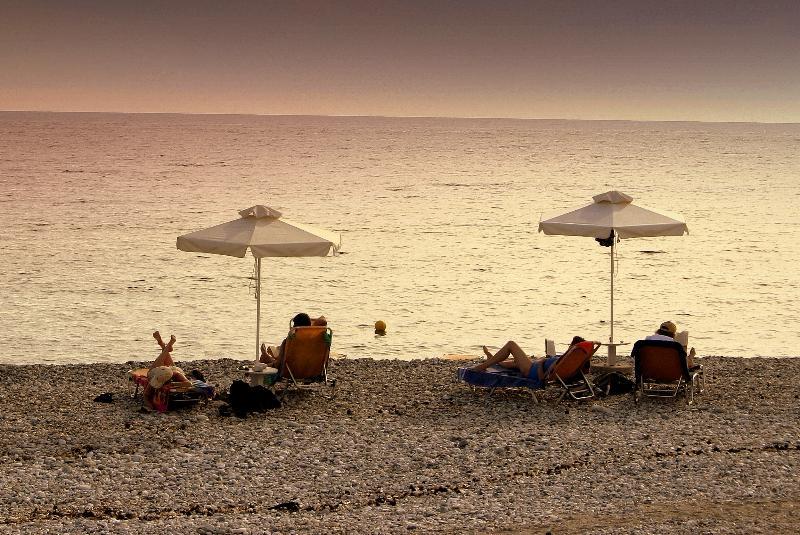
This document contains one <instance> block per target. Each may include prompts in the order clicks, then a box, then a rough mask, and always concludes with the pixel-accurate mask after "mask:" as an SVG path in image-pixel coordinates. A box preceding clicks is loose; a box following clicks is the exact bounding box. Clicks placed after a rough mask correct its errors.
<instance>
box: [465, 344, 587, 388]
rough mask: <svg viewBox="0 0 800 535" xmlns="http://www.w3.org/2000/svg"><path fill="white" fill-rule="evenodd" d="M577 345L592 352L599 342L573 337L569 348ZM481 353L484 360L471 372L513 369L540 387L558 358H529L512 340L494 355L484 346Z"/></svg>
mask: <svg viewBox="0 0 800 535" xmlns="http://www.w3.org/2000/svg"><path fill="white" fill-rule="evenodd" d="M577 344H588V347H587V350H589V351H591V352H594V350H596V349H597V347H599V345H600V343H599V342H588V341H586V340H584V339H583V338H581V337H580V336H575V337H574V338H573V339H572V342H570V344H569V346H570V347H572V346H574V345H577ZM483 353H484V354H485V355H486V360H485V361H484V362H481V363H480V364H477V365H475V366H473V367H472V369H473V370H477V371H485V370H486V369H488V368H489V366H494V365H495V364H497V365H498V366H502V367H503V368H510V369H514V368H515V369H518V370H519V371H520V373H521V374H522V375H523V376H525V377H527V378H528V379H530V380H532V381H535V382H538V383H539V384H540V385H544V380H545V378H546V377H547V372H548V371H549V370H550V368H551V367H552V366H553V364H555V363H556V361H557V360H558V359H559V358H560V357H559V356H555V357H541V358H538V359H537V358H531V357H529V356H528V355H526V354H525V352H524V351H523V350H522V348H521V347H519V345H518V344H517V343H516V342H514V341H513V340H509V341H508V342H506V344H505V345H504V346H503V347H501V348H500V349H499V350H498V351H497V353H495V354H494V355H492V353H491V351H489V349H488V348H487V347H486V346H483ZM509 357H511V358H509Z"/></svg>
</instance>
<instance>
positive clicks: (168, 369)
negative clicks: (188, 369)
mask: <svg viewBox="0 0 800 535" xmlns="http://www.w3.org/2000/svg"><path fill="white" fill-rule="evenodd" d="M153 338H155V339H156V342H158V345H159V346H160V347H161V353H160V354H159V355H158V357H156V359H155V360H154V361H153V363H152V364H151V365H150V369H149V370H148V372H147V379H148V380H147V386H145V388H144V392H143V396H144V402H145V405H147V406H148V407H149V408H151V409H152V408H153V399H154V398H155V395H156V393H157V392H158V390H159V389H160V388H161V387H163V386H164V385H165V384H167V383H186V384H188V385H191V384H192V382H191V381H190V380H189V379H188V378H187V377H186V374H184V373H183V370H182V369H180V368H179V367H177V366H175V362H174V361H173V360H172V355H171V354H170V353H172V348H173V346H174V345H175V341H176V340H177V339H176V338H175V336H174V335H173V336H170V337H169V342H168V343H166V344H165V343H164V340H162V339H161V333H159V332H158V331H156V332H154V333H153Z"/></svg>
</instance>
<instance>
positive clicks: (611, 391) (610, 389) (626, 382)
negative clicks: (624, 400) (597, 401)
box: [593, 372, 636, 396]
mask: <svg viewBox="0 0 800 535" xmlns="http://www.w3.org/2000/svg"><path fill="white" fill-rule="evenodd" d="M593 384H594V386H595V388H596V389H597V390H598V391H599V392H600V394H602V395H604V396H614V395H618V394H629V393H631V392H633V389H634V387H635V386H636V383H634V382H633V381H632V380H631V379H629V378H628V377H626V376H625V375H623V374H621V373H619V372H606V373H603V374H600V375H598V376H597V377H595V378H594V381H593Z"/></svg>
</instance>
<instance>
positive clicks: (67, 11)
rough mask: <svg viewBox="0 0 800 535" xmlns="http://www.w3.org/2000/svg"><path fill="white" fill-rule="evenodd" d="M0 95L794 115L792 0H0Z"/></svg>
mask: <svg viewBox="0 0 800 535" xmlns="http://www.w3.org/2000/svg"><path fill="white" fill-rule="evenodd" d="M0 110H42V111H43V110H55V111H117V112H178V113H250V114H302V115H384V116H436V117H440V116H446V117H516V118H563V119H625V120H697V121H758V122H800V1H798V0H793V1H784V0H780V1H769V0H749V1H732V0H731V1H718V0H703V1H697V0H692V1H671V0H636V1H623V0H619V1H615V0H594V1H588V0H587V1H570V0H554V1H546V0H525V1H516V0H486V1H477V0H461V1H447V0H425V1H416V0H397V1H395V0H387V1H381V0H374V1H353V0H336V1H333V0H331V1H324V0H308V1H296V2H290V1H284V2H272V1H269V0H263V1H242V0H225V1H205V0H192V1H184V0H163V1H153V0H135V1H134V0H131V1H115V0H104V1H71V0H60V1H51V2H44V1H39V0H21V1H16V0H0Z"/></svg>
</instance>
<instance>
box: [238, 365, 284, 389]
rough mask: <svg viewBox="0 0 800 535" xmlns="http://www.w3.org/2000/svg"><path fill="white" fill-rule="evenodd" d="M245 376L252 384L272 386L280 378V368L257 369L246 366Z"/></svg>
mask: <svg viewBox="0 0 800 535" xmlns="http://www.w3.org/2000/svg"><path fill="white" fill-rule="evenodd" d="M242 371H244V378H245V379H247V380H248V381H249V382H250V386H271V385H272V384H273V383H274V382H275V380H276V379H277V378H278V370H277V369H275V368H264V369H263V370H260V371H256V370H255V369H254V368H244V369H243V370H242Z"/></svg>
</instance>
